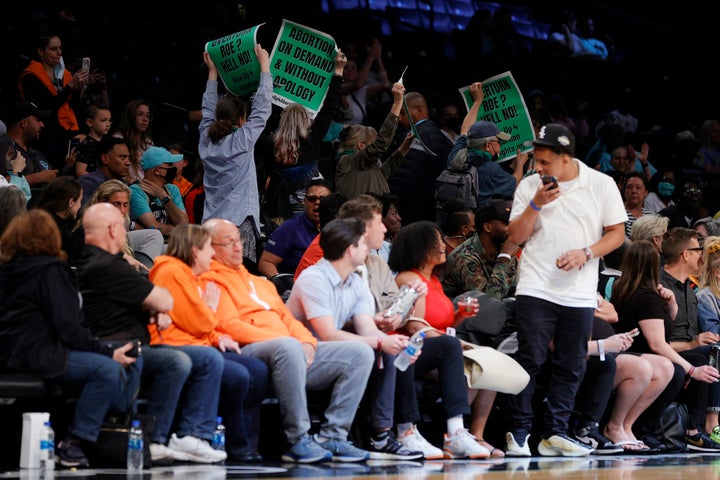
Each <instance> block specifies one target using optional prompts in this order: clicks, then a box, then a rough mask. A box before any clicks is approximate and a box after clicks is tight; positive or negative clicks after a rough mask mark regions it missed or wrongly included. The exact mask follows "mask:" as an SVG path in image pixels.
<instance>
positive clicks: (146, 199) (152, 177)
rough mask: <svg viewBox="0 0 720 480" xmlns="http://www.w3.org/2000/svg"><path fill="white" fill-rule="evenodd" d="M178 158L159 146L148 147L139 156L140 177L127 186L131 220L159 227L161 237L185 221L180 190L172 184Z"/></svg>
mask: <svg viewBox="0 0 720 480" xmlns="http://www.w3.org/2000/svg"><path fill="white" fill-rule="evenodd" d="M180 160H182V155H173V154H172V153H170V152H168V151H167V150H166V149H164V148H162V147H150V148H148V149H147V150H146V151H145V153H143V154H142V158H141V159H140V165H141V167H142V169H143V172H144V176H143V179H142V180H141V181H140V182H138V183H134V184H132V185H131V186H130V191H131V192H132V193H131V195H130V219H131V220H133V221H135V222H137V223H138V224H139V225H140V226H142V227H143V228H154V229H156V230H160V232H161V233H162V234H163V236H164V237H167V236H168V235H170V232H172V230H173V229H174V228H175V227H176V226H178V225H183V224H186V223H188V217H187V213H186V212H185V204H184V203H183V199H182V196H181V195H180V190H178V188H177V186H175V185H173V183H172V181H173V180H174V179H175V174H176V173H177V169H176V168H175V166H174V165H173V164H174V163H175V162H179V161H180ZM161 173H162V174H161Z"/></svg>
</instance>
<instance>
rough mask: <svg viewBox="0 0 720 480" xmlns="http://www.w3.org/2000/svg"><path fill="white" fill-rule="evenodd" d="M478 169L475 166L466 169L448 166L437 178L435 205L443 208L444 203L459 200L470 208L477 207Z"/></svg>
mask: <svg viewBox="0 0 720 480" xmlns="http://www.w3.org/2000/svg"><path fill="white" fill-rule="evenodd" d="M477 198H478V171H477V168H476V167H475V166H472V165H471V166H469V167H468V168H466V169H465V170H452V169H450V168H446V169H445V170H443V171H442V173H440V175H439V176H438V177H437V179H436V180H435V202H436V203H435V206H436V207H437V209H438V210H442V208H443V204H445V203H446V202H448V201H452V200H457V201H460V202H462V203H463V205H465V206H466V207H468V208H472V209H473V210H475V209H476V208H477Z"/></svg>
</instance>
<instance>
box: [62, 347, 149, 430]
mask: <svg viewBox="0 0 720 480" xmlns="http://www.w3.org/2000/svg"><path fill="white" fill-rule="evenodd" d="M61 381H62V385H63V386H64V387H68V388H69V389H72V390H78V391H79V396H78V400H77V404H76V405H75V418H74V419H73V422H72V425H71V426H70V427H69V428H68V432H69V433H71V434H73V435H75V436H76V437H79V438H82V439H84V440H88V441H90V442H95V441H97V437H98V435H99V433H100V427H101V426H102V424H103V421H104V420H105V415H107V413H108V412H110V411H113V412H128V411H130V410H132V408H133V405H134V403H135V399H136V398H137V393H138V390H139V388H140V369H139V368H138V367H137V366H136V365H134V364H133V365H131V366H129V367H127V368H123V366H122V365H120V364H119V363H118V362H116V361H115V360H113V359H112V358H110V357H107V356H105V355H101V354H99V353H94V352H81V351H77V350H70V352H69V353H68V361H67V365H66V367H65V373H63V376H62V379H61Z"/></svg>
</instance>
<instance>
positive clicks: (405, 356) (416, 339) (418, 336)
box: [394, 332, 425, 372]
mask: <svg viewBox="0 0 720 480" xmlns="http://www.w3.org/2000/svg"><path fill="white" fill-rule="evenodd" d="M424 340H425V332H417V333H415V334H414V335H413V336H412V337H410V341H409V342H408V346H407V347H405V350H403V351H402V352H400V354H399V355H398V356H397V357H395V362H394V365H395V366H396V367H397V369H398V370H400V371H401V372H404V371H405V370H407V368H408V367H409V366H410V360H411V359H412V357H413V356H415V352H419V351H420V350H422V347H423V342H424Z"/></svg>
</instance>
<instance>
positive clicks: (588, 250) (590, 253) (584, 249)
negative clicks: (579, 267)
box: [583, 247, 593, 262]
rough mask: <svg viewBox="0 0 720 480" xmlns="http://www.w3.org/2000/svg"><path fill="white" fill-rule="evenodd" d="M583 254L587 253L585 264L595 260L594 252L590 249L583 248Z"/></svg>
mask: <svg viewBox="0 0 720 480" xmlns="http://www.w3.org/2000/svg"><path fill="white" fill-rule="evenodd" d="M583 252H585V262H589V261H590V260H592V259H593V253H592V250H590V247H585V248H583Z"/></svg>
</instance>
